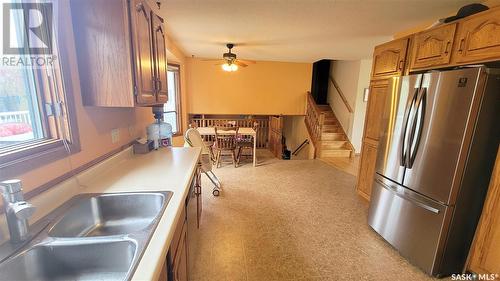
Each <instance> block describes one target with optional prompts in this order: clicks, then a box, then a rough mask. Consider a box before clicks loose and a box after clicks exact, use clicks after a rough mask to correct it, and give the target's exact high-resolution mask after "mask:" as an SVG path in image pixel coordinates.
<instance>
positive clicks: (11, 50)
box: [3, 2, 53, 55]
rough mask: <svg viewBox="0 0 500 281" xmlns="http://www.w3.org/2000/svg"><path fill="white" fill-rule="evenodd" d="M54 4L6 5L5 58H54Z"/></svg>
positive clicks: (4, 10) (4, 14)
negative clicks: (23, 56) (46, 56)
mask: <svg viewBox="0 0 500 281" xmlns="http://www.w3.org/2000/svg"><path fill="white" fill-rule="evenodd" d="M52 15H53V9H52V3H32V2H28V3H24V2H23V3H4V4H3V54H4V55H50V54H52Z"/></svg>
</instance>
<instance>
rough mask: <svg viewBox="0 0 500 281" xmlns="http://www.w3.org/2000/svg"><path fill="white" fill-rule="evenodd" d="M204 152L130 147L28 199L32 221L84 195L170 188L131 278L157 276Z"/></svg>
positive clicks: (176, 148)
mask: <svg viewBox="0 0 500 281" xmlns="http://www.w3.org/2000/svg"><path fill="white" fill-rule="evenodd" d="M200 153H201V149H200V148H191V147H173V148H162V149H159V150H157V151H152V152H150V153H148V154H133V152H132V149H131V147H130V148H128V149H126V150H124V151H122V152H120V153H118V154H116V155H114V156H112V157H110V158H108V159H107V160H105V161H103V162H101V163H99V164H97V165H95V166H93V167H91V168H90V169H88V170H86V171H83V172H82V173H80V174H78V175H75V176H74V177H72V178H71V179H69V180H66V181H65V182H63V183H61V184H58V185H56V186H54V187H53V188H51V189H50V190H48V191H46V192H44V193H42V194H40V195H39V196H37V197H35V198H33V199H32V200H29V201H30V203H32V204H33V205H35V206H37V211H36V212H35V216H34V217H33V218H32V220H30V223H33V222H34V221H36V220H38V219H40V218H41V217H43V216H45V215H46V214H48V213H49V212H50V211H52V210H54V209H55V208H56V207H58V206H60V205H61V204H62V203H64V202H65V201H67V200H68V199H70V198H71V197H73V196H75V195H77V194H81V193H112V192H140V191H172V192H173V194H172V197H171V198H170V201H169V202H168V205H167V207H166V209H165V211H164V213H163V215H162V216H161V218H160V221H159V223H158V226H157V227H156V229H155V231H154V233H153V235H152V236H151V239H150V241H149V244H148V246H147V247H146V249H145V251H144V253H143V255H142V258H141V260H140V261H139V264H138V266H137V268H136V270H135V272H134V274H133V276H132V280H157V279H158V277H159V275H160V273H161V270H162V266H163V264H164V262H165V257H166V255H167V251H168V248H169V246H170V242H171V240H172V236H173V235H174V231H175V229H174V228H175V226H176V225H177V222H178V219H179V217H180V215H181V210H182V208H181V207H182V206H184V202H185V201H184V200H185V198H186V196H187V194H188V192H189V186H190V183H191V178H192V176H193V175H194V173H195V171H196V168H197V165H198V159H199V156H200ZM0 223H1V222H0Z"/></svg>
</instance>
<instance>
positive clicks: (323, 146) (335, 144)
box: [316, 105, 354, 158]
mask: <svg viewBox="0 0 500 281" xmlns="http://www.w3.org/2000/svg"><path fill="white" fill-rule="evenodd" d="M318 108H319V110H320V111H321V112H322V113H323V114H324V115H325V119H324V123H323V126H322V129H321V138H320V141H319V142H318V147H317V153H316V156H317V157H318V158H330V157H351V156H352V155H353V151H354V149H353V146H352V144H351V143H350V142H349V140H348V139H347V136H346V134H345V132H344V130H343V129H342V126H341V125H340V123H339V121H338V120H337V118H336V117H335V114H334V113H333V111H332V109H331V107H330V106H329V105H318Z"/></svg>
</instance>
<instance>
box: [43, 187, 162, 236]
mask: <svg viewBox="0 0 500 281" xmlns="http://www.w3.org/2000/svg"><path fill="white" fill-rule="evenodd" d="M166 199H167V198H166V196H165V195H164V194H161V193H121V194H104V195H96V196H92V197H89V198H84V199H82V200H79V202H78V203H77V204H76V205H74V206H73V207H71V208H70V209H69V210H68V211H67V212H66V213H65V214H64V215H63V216H62V217H61V219H60V220H59V221H58V222H56V223H55V224H54V226H53V227H52V228H51V229H50V230H49V236H52V237H84V236H86V237H91V236H109V235H119V234H127V233H131V232H137V231H142V230H144V229H146V228H148V227H149V226H150V225H151V224H152V223H153V222H154V220H155V219H156V218H157V217H158V214H160V211H161V210H162V207H163V204H164V202H165V200H166Z"/></svg>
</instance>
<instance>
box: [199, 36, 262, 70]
mask: <svg viewBox="0 0 500 281" xmlns="http://www.w3.org/2000/svg"><path fill="white" fill-rule="evenodd" d="M226 47H227V48H228V49H229V51H228V52H227V53H224V54H223V55H222V59H215V60H213V59H207V60H205V61H217V62H218V63H217V64H216V65H221V66H222V69H223V70H224V71H230V72H231V71H236V70H238V67H239V66H241V67H247V66H248V65H249V64H254V63H255V61H252V60H242V59H238V58H236V54H235V53H232V52H231V49H232V48H233V47H234V44H231V43H228V44H226Z"/></svg>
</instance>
